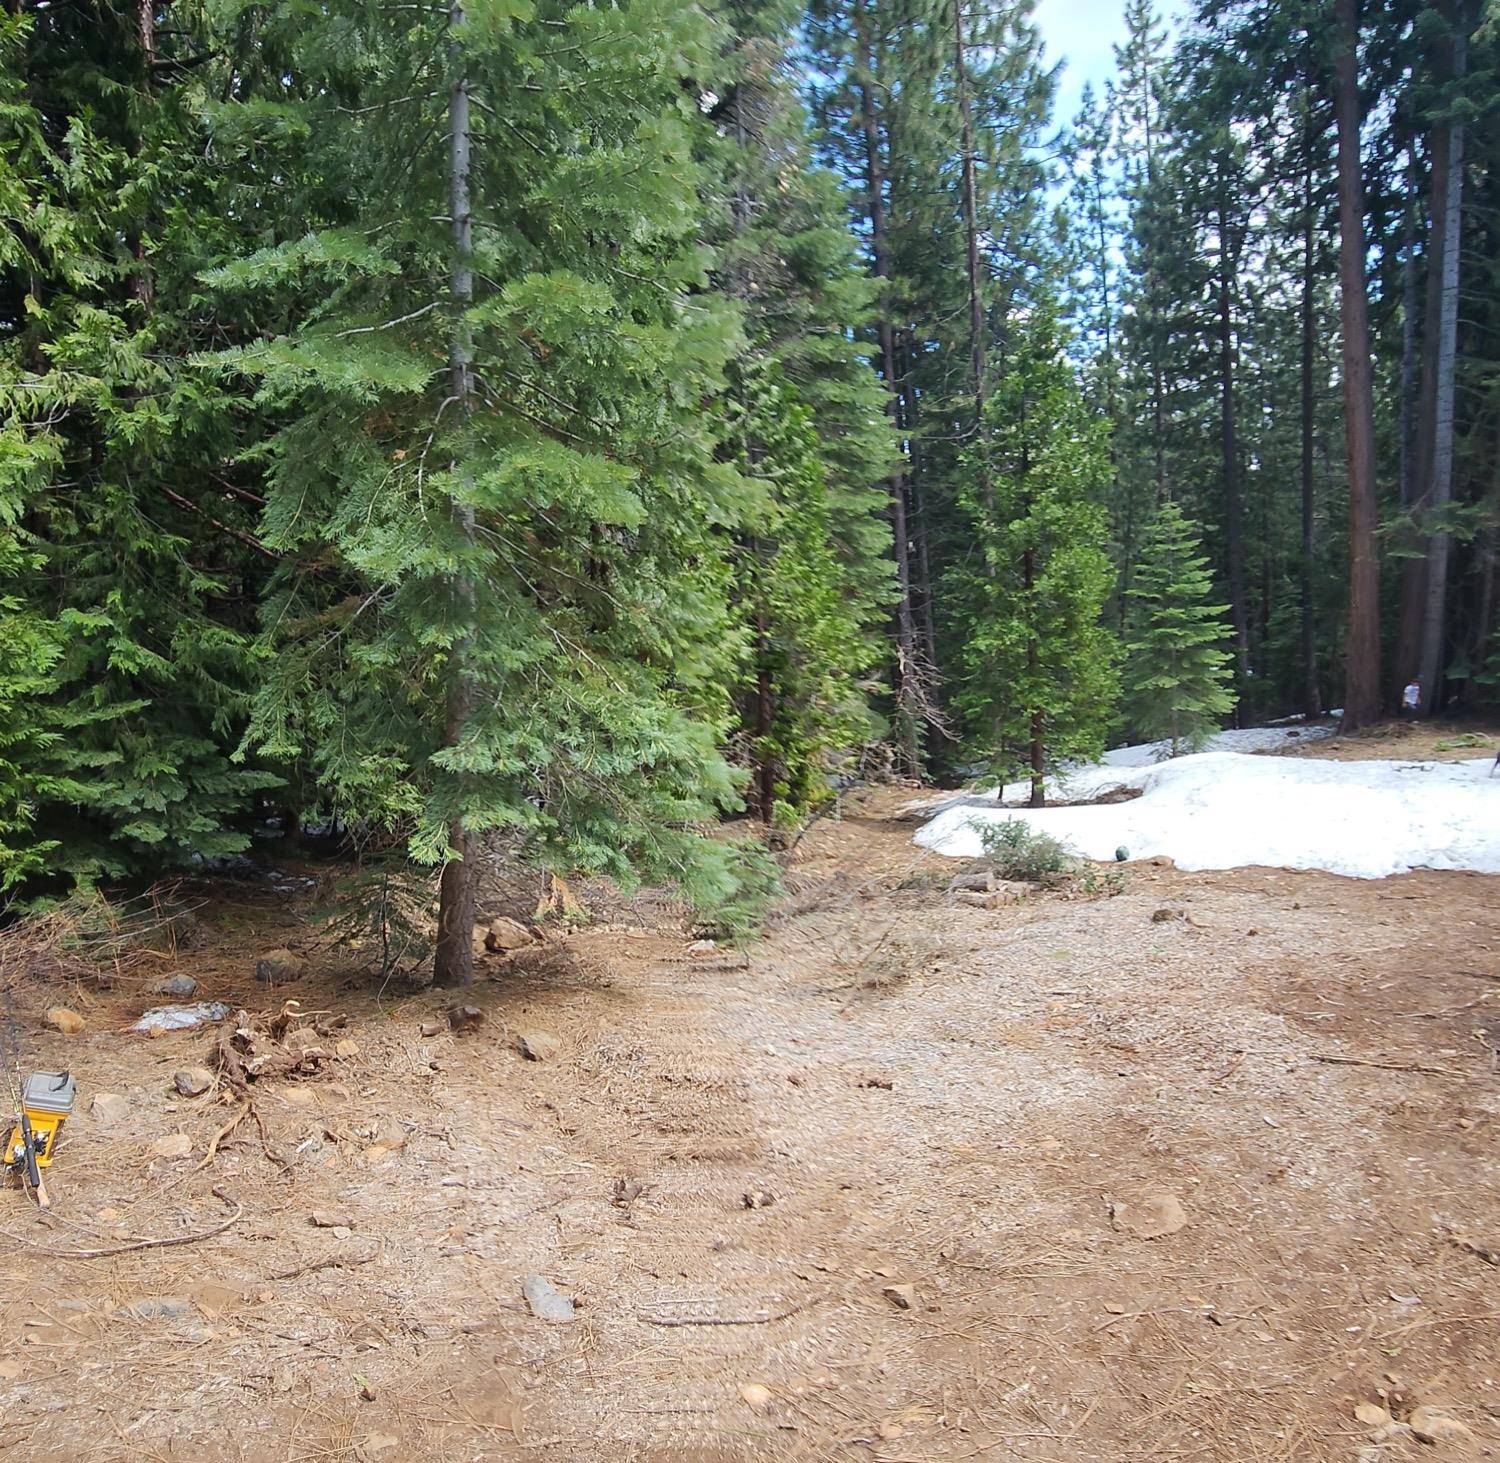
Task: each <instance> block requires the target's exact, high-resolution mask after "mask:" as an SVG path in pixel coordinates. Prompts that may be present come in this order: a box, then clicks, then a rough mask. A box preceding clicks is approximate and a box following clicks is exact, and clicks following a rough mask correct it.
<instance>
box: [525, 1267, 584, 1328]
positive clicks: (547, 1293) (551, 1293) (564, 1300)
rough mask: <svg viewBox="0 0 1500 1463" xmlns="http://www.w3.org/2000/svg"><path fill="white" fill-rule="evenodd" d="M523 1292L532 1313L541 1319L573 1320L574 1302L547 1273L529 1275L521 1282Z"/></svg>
mask: <svg viewBox="0 0 1500 1463" xmlns="http://www.w3.org/2000/svg"><path fill="white" fill-rule="evenodd" d="M521 1294H522V1295H524V1296H525V1297H526V1304H527V1305H528V1306H529V1307H530V1308H531V1314H532V1315H534V1316H535V1317H536V1318H537V1320H539V1321H571V1320H572V1319H573V1302H572V1301H571V1300H570V1299H569V1298H568V1297H567V1296H565V1295H564V1294H563V1293H562V1292H561V1291H560V1290H558V1288H557V1287H556V1286H555V1285H553V1283H552V1282H551V1281H550V1280H548V1279H547V1277H546V1276H545V1275H528V1276H527V1277H526V1278H525V1279H524V1280H523V1281H522V1282H521Z"/></svg>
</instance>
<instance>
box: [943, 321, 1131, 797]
mask: <svg viewBox="0 0 1500 1463" xmlns="http://www.w3.org/2000/svg"><path fill="white" fill-rule="evenodd" d="M987 411H988V425H989V432H988V445H987V455H988V467H989V472H988V474H987V476H985V477H983V478H981V475H980V474H979V473H977V472H976V473H975V474H974V475H973V477H972V478H971V480H970V482H969V483H968V484H966V486H965V487H964V489H963V491H962V493H961V496H960V502H961V505H962V506H963V508H964V509H965V510H966V512H967V514H968V517H969V522H970V524H971V534H972V540H973V544H974V550H975V552H974V553H973V554H972V555H971V556H970V558H969V559H968V560H967V561H965V562H962V563H961V564H960V566H959V567H958V568H957V569H956V570H955V571H954V581H955V582H954V584H953V586H952V589H953V593H954V595H955V598H956V599H958V600H959V601H960V602H961V604H962V606H963V615H964V625H965V639H964V642H963V648H962V663H963V667H964V679H963V682H962V685H961V687H960V689H959V691H958V693H957V697H956V700H957V702H958V705H959V707H960V709H961V711H962V713H963V717H964V727H965V731H966V744H967V747H968V748H969V749H970V750H971V751H972V752H973V754H974V755H976V756H978V757H982V758H983V759H984V760H985V761H986V762H987V763H988V764H989V766H990V767H991V769H992V771H993V773H994V775H996V776H997V777H999V778H1001V779H1002V780H1003V779H1005V778H1006V777H1007V776H1009V775H1011V774H1014V773H1016V772H1018V771H1020V770H1022V769H1023V768H1024V769H1027V770H1029V773H1030V775H1031V777H1032V788H1033V798H1034V800H1036V801H1037V803H1038V804H1039V803H1040V799H1041V795H1042V778H1043V776H1044V775H1045V773H1046V772H1047V771H1049V770H1051V769H1053V768H1055V767H1057V766H1058V765H1059V764H1061V763H1064V762H1069V761H1074V760H1084V761H1088V760H1093V759H1094V758H1096V757H1097V756H1098V755H1099V754H1100V753H1101V752H1102V751H1103V750H1104V736H1105V732H1106V729H1107V728H1108V726H1109V723H1110V720H1111V718H1112V716H1113V712H1114V705H1115V700H1116V697H1117V694H1118V677H1117V673H1116V669H1115V661H1116V647H1115V642H1114V638H1113V636H1111V635H1110V633H1109V632H1108V631H1107V630H1106V629H1105V628H1104V626H1103V625H1102V624H1101V623H1100V616H1101V613H1102V611H1103V608H1104V605H1105V601H1106V599H1107V598H1108V595H1109V592H1110V586H1111V583H1112V578H1113V576H1112V573H1111V570H1110V565H1109V558H1108V553H1107V549H1106V545H1107V543H1108V525H1107V522H1106V517H1105V511H1104V509H1103V507H1102V506H1101V504H1100V501H1099V498H1100V494H1101V492H1102V488H1103V484H1104V481H1105V478H1106V474H1107V471H1108V458H1107V452H1106V447H1105V436H1104V432H1103V430H1102V428H1101V426H1100V425H1099V423H1098V421H1097V419H1096V418H1095V417H1094V416H1093V415H1092V414H1091V413H1090V412H1089V411H1088V410H1087V408H1086V407H1085V405H1084V402H1083V399H1082V396H1081V394H1080V392H1079V389H1078V386H1077V383H1076V381H1075V379H1074V376H1073V372H1072V369H1071V367H1070V365H1069V363H1068V361H1067V359H1066V357H1065V356H1064V354H1063V342H1062V333H1061V331H1060V329H1059V327H1058V325H1057V323H1056V320H1055V317H1054V316H1053V314H1052V313H1051V312H1050V311H1049V310H1048V309H1046V308H1038V309H1036V310H1035V311H1034V312H1033V313H1032V314H1031V315H1030V316H1029V317H1028V318H1027V319H1026V321H1025V322H1024V323H1023V324H1022V325H1021V326H1020V327H1019V329H1018V332H1017V339H1016V343H1015V347H1014V349H1013V351H1012V352H1011V353H1010V354H1009V355H1008V356H1007V358H1006V360H1005V362H1004V373H1003V375H1002V376H1001V377H1000V379H999V381H998V382H997V384H996V387H995V391H994V393H993V395H992V397H991V399H990V401H989V402H988V404H987Z"/></svg>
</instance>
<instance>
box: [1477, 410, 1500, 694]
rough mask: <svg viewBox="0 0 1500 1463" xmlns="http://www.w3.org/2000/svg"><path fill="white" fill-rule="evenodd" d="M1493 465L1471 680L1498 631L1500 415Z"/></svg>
mask: <svg viewBox="0 0 1500 1463" xmlns="http://www.w3.org/2000/svg"><path fill="white" fill-rule="evenodd" d="M1490 461H1491V464H1492V467H1491V470H1490V476H1491V486H1490V511H1489V513H1488V514H1486V515H1485V525H1484V527H1483V528H1482V529H1481V530H1480V533H1479V541H1478V544H1477V546H1476V556H1477V558H1478V561H1479V595H1478V601H1477V604H1476V607H1475V615H1474V638H1473V644H1472V649H1471V650H1470V653H1469V674H1470V676H1471V677H1473V676H1477V675H1479V674H1480V673H1481V672H1482V671H1483V670H1485V668H1486V662H1487V661H1488V660H1489V655H1490V638H1491V636H1492V635H1493V634H1494V628H1495V625H1494V621H1495V562H1496V559H1497V558H1500V531H1497V529H1496V523H1497V520H1500V414H1497V415H1496V417H1495V445H1494V449H1493V452H1492V455H1491V458H1490Z"/></svg>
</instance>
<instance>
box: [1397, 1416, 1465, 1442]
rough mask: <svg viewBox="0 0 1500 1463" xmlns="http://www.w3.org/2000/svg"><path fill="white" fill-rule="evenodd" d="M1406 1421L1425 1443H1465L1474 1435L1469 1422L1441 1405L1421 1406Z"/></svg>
mask: <svg viewBox="0 0 1500 1463" xmlns="http://www.w3.org/2000/svg"><path fill="white" fill-rule="evenodd" d="M1406 1421H1407V1423H1408V1424H1409V1425H1410V1427H1411V1430H1412V1431H1413V1432H1414V1433H1415V1434H1416V1435H1417V1436H1418V1437H1419V1438H1421V1440H1422V1441H1423V1442H1424V1443H1465V1442H1468V1441H1469V1440H1470V1439H1471V1438H1472V1437H1473V1436H1474V1433H1473V1431H1472V1430H1471V1429H1470V1428H1469V1427H1468V1425H1467V1424H1465V1423H1462V1422H1460V1421H1459V1420H1458V1419H1457V1418H1456V1417H1454V1416H1452V1415H1451V1414H1450V1413H1447V1412H1445V1411H1444V1410H1443V1409H1442V1408H1441V1407H1419V1408H1417V1409H1416V1411H1415V1412H1413V1413H1412V1415H1411V1416H1410V1417H1408V1418H1407V1419H1406Z"/></svg>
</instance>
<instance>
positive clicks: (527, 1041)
mask: <svg viewBox="0 0 1500 1463" xmlns="http://www.w3.org/2000/svg"><path fill="white" fill-rule="evenodd" d="M516 1050H517V1051H518V1052H520V1053H521V1055H522V1056H523V1057H525V1058H526V1060H527V1061H528V1062H550V1061H551V1060H552V1059H553V1057H555V1056H556V1055H557V1054H558V1052H560V1051H561V1050H562V1043H561V1042H560V1041H559V1040H558V1039H557V1038H556V1037H555V1036H552V1035H550V1034H549V1033H548V1032H545V1031H518V1032H516Z"/></svg>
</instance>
